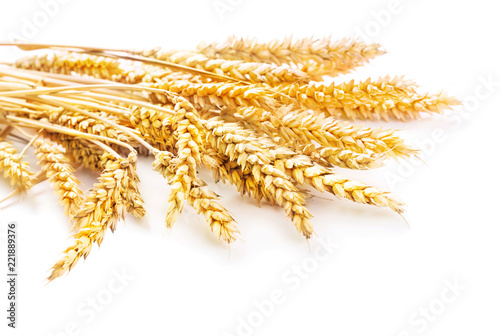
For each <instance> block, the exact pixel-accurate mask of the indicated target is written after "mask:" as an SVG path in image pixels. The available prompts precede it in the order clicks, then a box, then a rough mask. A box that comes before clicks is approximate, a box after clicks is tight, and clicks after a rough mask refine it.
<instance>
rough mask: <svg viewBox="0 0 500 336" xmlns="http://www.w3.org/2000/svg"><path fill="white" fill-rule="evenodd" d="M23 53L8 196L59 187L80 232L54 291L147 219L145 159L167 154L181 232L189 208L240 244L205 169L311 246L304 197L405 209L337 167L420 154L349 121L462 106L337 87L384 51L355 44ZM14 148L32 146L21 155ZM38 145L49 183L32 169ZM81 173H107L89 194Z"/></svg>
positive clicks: (2, 147)
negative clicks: (126, 228) (125, 229)
mask: <svg viewBox="0 0 500 336" xmlns="http://www.w3.org/2000/svg"><path fill="white" fill-rule="evenodd" d="M14 44H15V45H17V46H18V47H20V48H22V49H24V50H26V52H27V53H28V54H27V55H26V56H25V57H23V58H21V59H19V60H17V61H16V62H15V63H13V64H6V63H4V65H3V66H2V67H0V112H1V114H0V125H1V126H0V127H2V128H1V129H0V170H1V171H3V174H4V177H7V178H8V179H10V182H11V184H12V185H14V186H15V187H16V189H15V190H14V191H13V192H12V194H11V195H9V196H8V197H11V196H13V195H15V194H20V193H25V192H26V191H28V190H29V189H30V188H31V187H33V186H34V185H35V184H37V183H40V182H42V181H44V180H45V179H47V180H48V181H49V182H50V183H51V185H52V187H53V188H54V190H55V192H56V194H57V195H58V197H59V199H60V202H61V203H62V205H63V206H64V209H65V212H66V214H67V215H68V216H69V218H70V219H71V222H72V223H73V226H72V230H73V236H72V237H73V243H72V244H71V246H70V247H68V248H67V249H66V250H65V251H64V253H63V257H62V258H61V260H59V261H58V262H57V263H56V264H55V265H54V266H53V267H52V270H51V274H50V275H49V277H48V280H49V281H51V280H53V279H56V278H57V277H59V276H61V275H63V274H65V273H66V272H68V271H69V270H71V269H72V268H73V267H74V266H75V265H76V263H77V262H78V260H79V259H80V258H81V257H83V258H86V257H87V255H88V254H89V253H90V250H91V249H92V246H94V244H96V243H97V244H98V245H99V244H100V243H101V242H102V240H103V238H104V235H105V232H106V231H107V229H108V228H109V229H111V230H112V231H113V230H115V228H116V225H117V222H118V221H120V220H122V219H123V218H124V216H125V214H126V213H127V212H129V213H131V214H132V215H134V216H136V217H139V218H140V217H143V216H144V214H145V209H144V202H143V200H142V197H141V195H140V192H139V187H138V182H139V178H138V175H137V173H136V162H137V157H138V155H147V154H153V155H154V157H155V160H154V163H153V169H154V170H156V171H157V172H159V173H160V174H162V175H163V176H164V177H165V178H166V180H167V183H168V184H169V185H170V186H171V188H170V192H169V194H168V196H167V209H166V213H167V215H166V226H167V227H168V228H171V227H172V226H173V224H174V222H175V221H176V219H177V217H178V216H179V214H180V213H181V212H182V210H183V206H184V203H187V204H188V205H190V206H191V207H193V208H194V209H195V210H196V212H197V213H199V214H201V215H203V216H204V217H205V219H206V220H207V222H208V224H209V226H210V228H211V230H212V231H213V233H214V234H215V235H216V236H217V237H219V238H220V239H221V240H224V241H226V242H228V243H231V242H232V241H234V240H235V239H237V237H238V229H237V225H236V222H235V220H234V219H233V217H232V216H231V214H230V212H229V211H228V210H226V209H225V208H224V206H222V205H221V204H220V203H219V201H218V196H217V195H216V194H215V193H214V192H213V191H211V190H210V189H209V188H208V187H207V185H206V183H205V182H204V181H203V180H202V179H200V177H199V176H198V175H197V170H198V167H200V166H205V167H207V168H209V169H210V170H211V171H212V172H213V176H214V179H215V180H216V181H220V180H222V181H224V182H225V181H227V182H229V183H230V184H233V185H235V186H236V188H237V189H238V191H239V192H241V194H242V195H245V194H246V195H248V196H250V197H253V198H255V199H256V200H257V201H258V202H260V201H261V200H262V199H264V200H265V201H267V202H269V203H271V204H274V205H277V206H280V207H282V208H284V210H285V213H286V215H287V216H288V217H289V218H290V220H291V221H292V223H293V224H294V225H295V227H296V229H297V230H298V231H299V233H301V234H302V235H304V237H305V238H310V237H311V235H312V233H313V227H312V224H311V218H312V215H311V213H310V212H309V211H308V210H307V208H306V200H307V197H306V196H307V191H305V190H304V189H303V186H310V187H312V188H314V189H317V190H319V191H322V192H328V193H331V194H333V195H334V196H337V197H338V198H345V199H349V200H351V201H354V202H358V203H363V204H371V205H376V206H379V207H388V208H390V209H391V210H393V211H395V212H396V213H398V214H401V213H402V212H403V204H402V203H401V202H399V201H398V200H396V199H395V198H394V197H393V196H392V195H391V194H389V193H387V192H384V191H380V190H378V189H377V188H375V187H372V186H369V185H366V184H363V183H360V182H357V181H353V180H350V179H347V178H344V177H342V176H340V175H338V174H337V173H336V172H335V170H334V167H335V166H337V167H343V168H351V169H370V168H375V167H379V166H381V165H382V164H383V163H384V161H386V160H387V159H390V158H408V157H409V156H411V155H416V153H417V151H416V150H414V149H412V148H411V147H409V146H408V145H407V144H405V142H404V141H403V139H401V138H400V137H399V136H398V135H396V134H395V132H394V131H393V130H391V129H371V128H369V127H364V126H360V125H353V124H350V123H349V122H346V121H342V119H383V120H389V119H391V118H392V119H399V120H408V119H416V118H419V117H420V116H421V113H422V112H431V113H434V112H440V111H441V110H442V109H444V108H448V107H449V106H451V105H455V104H458V102H457V100H455V99H453V98H450V97H448V96H446V95H445V94H444V93H437V94H428V93H423V92H421V90H420V89H419V88H418V87H417V85H415V84H414V83H412V82H409V81H406V80H403V78H400V77H396V78H388V77H384V78H379V79H376V80H371V79H367V80H365V81H362V82H354V81H350V82H347V83H331V84H326V83H325V82H323V79H324V76H335V75H337V74H343V73H347V72H349V71H351V70H353V69H354V68H356V67H358V66H361V65H363V64H365V63H367V62H368V61H369V60H370V59H372V58H374V57H375V56H378V55H381V54H383V51H382V50H381V48H380V46H379V45H377V44H366V43H363V42H360V41H355V40H351V39H343V40H339V41H332V40H330V39H329V38H325V39H285V40H282V41H272V42H269V43H261V42H258V41H256V40H253V39H239V38H235V37H231V38H229V39H228V40H227V41H225V42H224V43H211V44H208V43H203V44H201V45H199V46H198V48H197V50H195V51H178V50H165V49H161V48H156V49H151V50H116V49H103V48H87V47H78V46H56V45H41V44H27V43H14ZM3 45H12V43H10V44H9V43H3ZM8 139H10V140H17V141H19V140H20V141H25V142H26V143H27V144H26V145H25V147H24V149H23V150H22V151H21V152H20V153H19V154H17V153H18V152H17V150H16V149H15V148H14V146H13V145H12V143H11V142H12V141H11V142H9V141H7V140H8ZM31 146H32V147H33V148H34V151H35V154H36V157H37V159H38V163H39V166H40V171H39V172H38V173H34V172H31V170H30V167H29V165H28V163H26V162H24V161H23V155H24V153H25V151H26V149H27V148H28V147H31ZM80 166H83V167H85V168H88V169H92V170H96V171H99V172H100V177H99V178H98V181H97V182H96V183H95V184H94V186H93V187H92V188H91V189H90V190H89V191H88V192H86V193H84V192H83V191H82V190H81V189H80V186H79V185H80V183H79V181H78V179H77V178H76V177H75V175H74V172H75V169H76V168H78V167H80Z"/></svg>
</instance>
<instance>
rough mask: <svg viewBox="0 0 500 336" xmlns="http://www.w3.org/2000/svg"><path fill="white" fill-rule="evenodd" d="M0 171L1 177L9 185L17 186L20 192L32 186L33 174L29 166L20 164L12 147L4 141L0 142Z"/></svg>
mask: <svg viewBox="0 0 500 336" xmlns="http://www.w3.org/2000/svg"><path fill="white" fill-rule="evenodd" d="M0 171H3V176H4V177H5V178H8V179H9V180H10V184H11V185H17V187H18V188H20V190H21V191H22V192H26V191H27V190H28V189H30V188H31V187H32V186H33V181H32V177H33V175H34V174H33V173H32V172H31V171H30V170H29V164H28V163H27V162H22V157H21V156H20V155H19V154H16V149H15V148H14V146H12V144H11V143H9V142H6V141H1V142H0Z"/></svg>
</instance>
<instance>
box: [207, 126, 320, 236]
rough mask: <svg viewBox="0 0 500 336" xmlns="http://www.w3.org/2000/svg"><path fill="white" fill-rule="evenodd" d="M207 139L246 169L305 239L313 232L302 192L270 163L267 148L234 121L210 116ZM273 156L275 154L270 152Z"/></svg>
mask: <svg viewBox="0 0 500 336" xmlns="http://www.w3.org/2000/svg"><path fill="white" fill-rule="evenodd" d="M205 127H206V128H207V130H208V133H207V142H208V143H209V144H210V145H211V147H212V148H213V149H216V150H217V151H218V152H219V153H220V154H222V155H226V156H227V157H228V158H229V159H230V160H231V161H234V162H236V163H237V164H238V165H239V166H240V167H241V168H242V169H243V170H245V169H248V170H249V171H250V172H251V174H252V176H253V178H254V181H255V183H258V184H260V185H261V186H262V189H261V190H262V193H264V194H265V195H266V197H267V198H269V199H272V200H273V201H274V203H275V204H278V205H279V206H281V207H282V208H284V209H285V212H286V215H287V216H288V217H290V219H291V220H292V222H293V224H294V225H295V227H296V228H297V231H299V232H300V233H302V234H303V235H304V236H305V237H306V238H310V237H311V235H312V232H313V229H312V224H311V222H310V219H311V217H312V215H311V213H310V212H309V210H307V208H306V207H305V204H306V201H305V198H304V195H303V194H302V193H301V192H300V191H299V190H298V189H297V187H296V186H295V185H294V184H293V182H292V180H291V179H290V178H289V177H288V176H287V175H286V174H284V173H283V172H281V171H279V170H278V169H276V168H274V167H273V166H272V165H271V164H270V159H269V157H268V156H267V154H266V152H267V151H266V150H264V151H262V150H261V148H259V147H261V145H260V144H259V140H257V139H256V138H254V137H253V136H252V135H251V133H249V132H248V131H247V130H245V129H244V128H241V127H240V126H239V125H238V124H235V123H224V122H223V121H222V120H219V119H217V118H213V119H211V120H209V121H208V122H206V124H205ZM272 155H274V154H272Z"/></svg>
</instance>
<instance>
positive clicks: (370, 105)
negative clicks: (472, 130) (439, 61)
mask: <svg viewBox="0 0 500 336" xmlns="http://www.w3.org/2000/svg"><path fill="white" fill-rule="evenodd" d="M416 88H417V87H416V86H415V85H414V84H413V83H411V82H408V81H405V80H403V79H402V78H401V77H394V78H389V77H381V78H379V79H377V80H372V79H370V78H369V79H367V80H365V81H363V82H359V83H355V82H354V80H351V81H349V82H346V83H341V84H335V83H332V84H329V85H326V84H324V83H309V84H305V85H299V84H290V85H281V86H279V88H278V89H279V90H280V91H281V92H282V93H284V94H285V95H284V96H277V98H278V99H280V100H281V101H282V102H284V103H287V102H289V98H288V97H292V98H295V99H296V100H297V101H299V103H300V104H301V105H302V106H304V107H305V108H311V109H315V110H323V111H326V112H328V113H329V114H331V115H333V116H336V117H338V116H342V117H345V118H349V119H383V120H389V118H395V119H399V120H408V119H417V118H420V116H421V113H422V112H427V113H439V112H441V111H442V110H443V109H446V108H449V107H450V106H452V105H456V104H458V103H459V102H458V101H457V100H456V99H455V98H452V97H449V96H447V95H446V94H445V93H442V92H441V93H437V94H420V93H418V92H417V91H416Z"/></svg>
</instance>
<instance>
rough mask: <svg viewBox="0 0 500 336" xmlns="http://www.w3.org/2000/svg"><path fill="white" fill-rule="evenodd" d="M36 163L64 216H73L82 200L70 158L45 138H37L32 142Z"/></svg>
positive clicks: (78, 182) (81, 193)
mask: <svg viewBox="0 0 500 336" xmlns="http://www.w3.org/2000/svg"><path fill="white" fill-rule="evenodd" d="M34 148H35V154H36V157H37V159H38V164H39V165H40V166H41V168H42V171H44V172H45V175H46V176H47V178H48V180H49V182H50V183H51V185H52V187H53V188H54V191H55V193H56V194H57V196H58V197H59V201H60V202H61V204H62V205H63V206H64V212H65V214H66V216H69V217H70V218H71V217H73V215H74V214H75V212H76V211H77V210H78V209H79V207H80V205H81V204H82V201H83V192H82V191H81V189H80V187H79V185H80V181H78V179H77V178H76V177H75V175H74V169H73V167H72V166H71V164H70V162H71V160H70V159H69V158H68V157H67V156H66V155H65V153H64V152H63V151H62V150H60V149H59V148H58V146H57V145H56V144H55V143H53V142H51V141H49V140H47V139H44V140H37V141H36V142H35V144H34Z"/></svg>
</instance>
